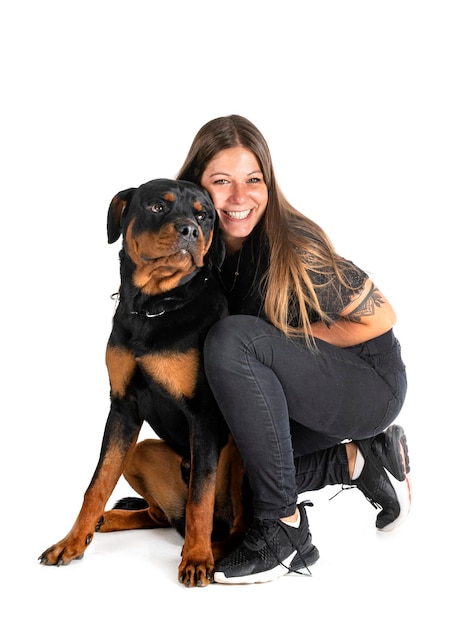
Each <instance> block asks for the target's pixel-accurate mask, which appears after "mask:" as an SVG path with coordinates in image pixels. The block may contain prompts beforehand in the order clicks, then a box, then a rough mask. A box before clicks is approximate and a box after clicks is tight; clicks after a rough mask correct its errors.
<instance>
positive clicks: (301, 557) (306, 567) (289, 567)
mask: <svg viewBox="0 0 473 626" xmlns="http://www.w3.org/2000/svg"><path fill="white" fill-rule="evenodd" d="M279 527H280V528H282V530H283V531H284V533H285V534H286V536H287V538H288V539H289V541H290V542H291V545H292V547H293V548H295V550H296V551H297V554H298V555H299V557H300V559H301V561H302V564H303V565H304V567H305V569H306V570H307V573H306V572H301V571H299V570H297V569H293V568H292V567H291V566H288V565H284V563H281V561H280V560H279V558H278V556H277V554H276V553H275V551H274V550H273V548H272V547H271V546H270V545H269V542H268V540H267V539H266V536H265V535H263V536H264V540H265V541H266V544H267V546H268V548H269V549H270V551H271V553H272V555H273V556H274V558H275V559H276V561H277V562H278V563H279V565H282V566H283V567H285V568H286V569H287V571H288V573H289V574H300V575H301V576H312V572H311V571H310V569H309V566H308V565H307V563H306V560H305V559H304V557H303V555H302V553H301V551H300V550H299V547H298V546H295V545H294V543H293V541H292V539H291V537H290V535H289V533H288V531H287V530H286V529H285V528H284V522H281V523H280V524H279Z"/></svg>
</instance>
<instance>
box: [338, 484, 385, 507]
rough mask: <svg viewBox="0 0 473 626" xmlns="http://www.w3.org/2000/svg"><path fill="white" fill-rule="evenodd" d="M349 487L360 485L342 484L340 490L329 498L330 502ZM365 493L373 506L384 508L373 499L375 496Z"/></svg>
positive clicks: (355, 487) (353, 487)
mask: <svg viewBox="0 0 473 626" xmlns="http://www.w3.org/2000/svg"><path fill="white" fill-rule="evenodd" d="M347 489H359V487H358V485H342V486H341V489H340V491H337V493H335V494H334V495H333V496H331V497H330V498H329V502H330V500H333V499H334V498H336V497H337V496H338V495H339V494H341V493H342V492H343V491H346V490H347ZM360 491H361V489H360ZM361 493H363V492H362V491H361ZM363 495H364V496H365V498H366V499H367V500H368V502H369V503H370V504H371V506H373V507H374V508H375V509H382V508H383V507H382V506H381V505H380V504H379V503H378V502H376V501H375V500H373V498H370V497H369V496H367V495H366V494H364V493H363Z"/></svg>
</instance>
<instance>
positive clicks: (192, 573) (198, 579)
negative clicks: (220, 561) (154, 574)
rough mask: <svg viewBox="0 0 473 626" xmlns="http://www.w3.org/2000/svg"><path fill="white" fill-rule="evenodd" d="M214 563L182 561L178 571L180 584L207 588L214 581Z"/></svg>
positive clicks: (205, 560) (210, 560) (195, 560)
mask: <svg viewBox="0 0 473 626" xmlns="http://www.w3.org/2000/svg"><path fill="white" fill-rule="evenodd" d="M213 572H214V561H213V558H209V559H202V560H199V559H182V561H181V564H180V565H179V569H178V576H179V582H181V583H182V584H183V585H185V586H186V587H206V586H207V585H208V584H210V583H211V582H212V581H213Z"/></svg>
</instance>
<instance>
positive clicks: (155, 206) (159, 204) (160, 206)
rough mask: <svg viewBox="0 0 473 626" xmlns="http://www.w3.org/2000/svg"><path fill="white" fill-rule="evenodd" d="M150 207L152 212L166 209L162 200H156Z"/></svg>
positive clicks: (160, 211)
mask: <svg viewBox="0 0 473 626" xmlns="http://www.w3.org/2000/svg"><path fill="white" fill-rule="evenodd" d="M148 208H149V210H150V211H151V213H162V212H163V211H164V209H165V206H164V204H163V203H162V202H155V203H154V204H152V205H151V206H149V207H148Z"/></svg>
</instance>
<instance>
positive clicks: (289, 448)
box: [204, 315, 407, 519]
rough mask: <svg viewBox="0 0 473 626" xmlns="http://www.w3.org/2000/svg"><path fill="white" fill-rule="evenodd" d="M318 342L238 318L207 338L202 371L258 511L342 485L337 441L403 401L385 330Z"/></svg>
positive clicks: (366, 433) (286, 509)
mask: <svg viewBox="0 0 473 626" xmlns="http://www.w3.org/2000/svg"><path fill="white" fill-rule="evenodd" d="M317 345H318V348H319V350H318V351H314V350H310V349H309V348H308V347H307V346H306V344H305V341H304V339H300V340H299V339H296V340H294V339H288V338H287V337H286V336H285V335H283V334H282V333H281V332H280V331H279V330H277V329H276V328H274V326H272V325H271V324H269V323H267V322H266V321H264V320H262V319H260V318H257V317H252V316H244V315H232V316H229V317H226V318H224V319H223V320H221V321H220V322H218V323H217V324H216V325H215V326H214V327H213V328H212V329H211V330H210V332H209V334H208V336H207V340H206V343H205V351H204V362H205V370H206V374H207V377H208V380H209V383H210V386H211V388H212V391H213V393H214V395H215V398H216V399H217V402H218V404H219V406H220V409H221V410H222V413H223V415H224V417H225V420H226V421H227V423H228V425H229V428H230V430H231V432H232V434H233V436H234V438H235V441H236V444H237V446H238V448H239V450H240V452H241V455H242V457H243V462H244V466H245V471H246V474H247V476H248V480H249V483H250V487H251V489H252V491H253V497H254V502H253V504H254V512H255V516H256V517H259V518H266V519H277V518H280V517H285V516H288V515H291V514H292V513H293V512H294V510H295V506H296V502H297V495H298V493H302V492H303V491H309V490H315V489H320V488H321V487H323V486H324V485H327V484H337V483H345V484H349V482H350V478H349V474H348V463H347V457H346V451H345V446H344V445H340V444H341V442H342V441H343V440H345V439H354V440H356V439H367V438H369V437H372V436H374V435H376V434H378V433H380V432H381V431H383V430H384V429H385V428H386V427H387V426H389V424H391V423H392V422H393V420H394V419H395V418H396V417H397V415H398V414H399V411H400V410H401V407H402V405H403V402H404V398H405V395H406V390H407V381H406V373H405V367H404V364H403V362H402V359H401V352H400V346H399V343H398V341H397V340H396V338H395V337H394V335H393V333H392V331H390V332H388V333H386V334H385V335H382V336H381V337H378V338H377V339H373V340H371V341H369V342H366V343H364V344H360V345H359V346H354V347H351V348H336V347H334V346H332V345H330V344H328V343H326V342H323V341H317Z"/></svg>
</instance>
